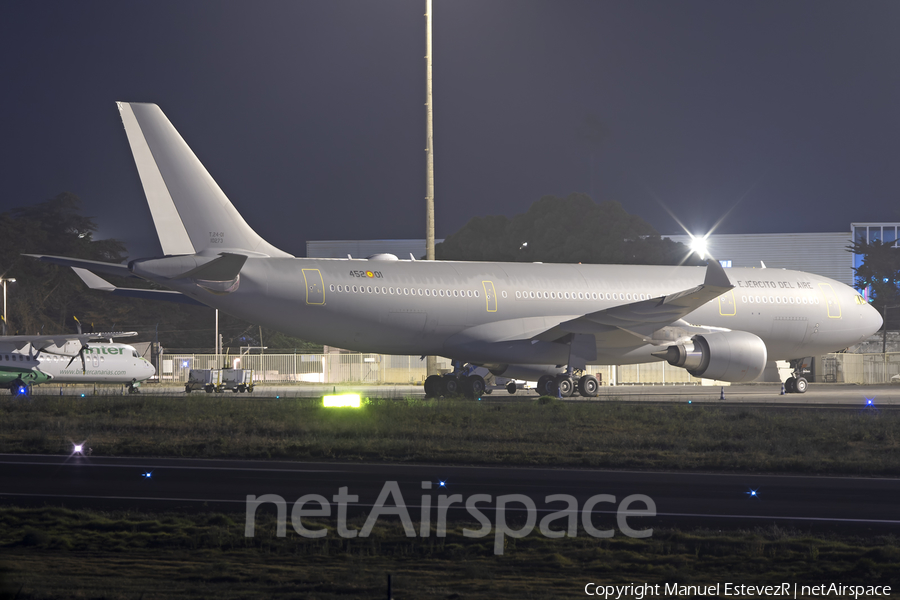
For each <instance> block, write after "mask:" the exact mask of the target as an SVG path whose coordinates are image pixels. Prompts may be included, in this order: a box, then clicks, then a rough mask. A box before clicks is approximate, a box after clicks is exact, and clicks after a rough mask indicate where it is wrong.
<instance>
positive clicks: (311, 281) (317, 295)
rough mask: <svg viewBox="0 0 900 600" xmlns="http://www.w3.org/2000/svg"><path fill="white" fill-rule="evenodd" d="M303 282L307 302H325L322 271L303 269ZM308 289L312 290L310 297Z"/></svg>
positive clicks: (318, 303)
mask: <svg viewBox="0 0 900 600" xmlns="http://www.w3.org/2000/svg"><path fill="white" fill-rule="evenodd" d="M303 283H305V284H306V303H307V304H317V305H321V304H325V284H324V283H323V282H322V273H321V272H319V270H318V269H303ZM310 291H312V297H310ZM310 300H312V302H311V301H310ZM316 300H318V302H316Z"/></svg>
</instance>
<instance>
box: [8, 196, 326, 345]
mask: <svg viewBox="0 0 900 600" xmlns="http://www.w3.org/2000/svg"><path fill="white" fill-rule="evenodd" d="M96 230H97V225H96V224H95V223H94V221H93V219H92V218H91V217H85V216H83V215H82V214H81V200H80V199H79V198H78V197H77V196H76V195H74V194H70V193H63V194H59V195H58V196H56V197H54V198H52V199H50V200H47V201H44V202H40V203H38V204H35V205H33V206H26V207H20V208H14V209H12V210H11V211H9V212H6V213H2V214H0V276H2V277H14V278H15V279H16V282H15V283H14V284H11V285H10V286H9V298H8V306H9V313H10V315H11V318H9V319H8V320H9V327H8V332H9V333H10V334H14V333H16V332H18V333H22V334H36V333H39V332H41V331H43V332H44V333H48V334H49V333H71V332H74V331H75V321H74V319H73V316H77V317H78V319H79V320H80V321H81V323H82V324H83V325H84V327H86V328H87V330H88V331H90V330H91V329H90V328H91V327H93V330H94V331H110V330H113V329H118V330H128V331H132V330H133V331H137V332H138V333H139V334H140V337H138V338H137V339H135V340H134V341H159V342H160V343H161V344H162V345H163V346H165V347H169V348H198V349H210V348H213V347H214V342H215V340H214V335H213V331H214V328H215V325H214V320H215V317H214V312H213V309H212V308H209V307H205V306H194V305H188V304H173V303H170V302H162V301H157V300H141V299H137V298H122V297H116V296H112V295H110V294H108V293H105V292H100V291H95V290H90V289H87V288H86V287H85V285H84V283H83V282H82V281H81V280H80V279H79V278H78V277H77V276H76V275H75V273H73V272H72V270H71V269H67V268H64V267H59V266H56V265H51V264H48V263H44V262H40V261H37V260H35V259H33V258H28V257H25V256H22V255H23V254H51V255H57V256H70V257H74V258H85V259H88V260H97V261H102V262H111V263H121V262H122V261H123V260H125V245H124V244H123V243H122V242H120V241H118V240H114V239H104V240H95V239H94V237H93V235H94V232H95V231H96ZM109 279H110V282H111V283H113V284H115V285H118V286H121V287H138V288H139V287H154V284H151V283H149V282H146V281H144V280H141V279H135V278H128V279H122V278H109ZM219 331H220V332H221V333H222V337H223V341H224V343H225V346H226V347H228V346H231V347H238V346H240V345H259V342H258V341H254V342H253V343H252V344H248V343H246V342H245V341H242V340H241V338H242V337H245V336H252V337H253V339H254V340H256V339H257V338H258V332H259V327H258V326H256V325H252V324H250V323H247V322H246V321H243V320H241V319H237V318H235V317H232V316H230V315H225V314H223V313H220V318H219ZM263 332H264V335H265V336H266V340H265V343H266V345H267V346H269V347H274V346H273V345H272V343H270V340H271V341H274V342H276V343H278V344H279V346H278V347H281V348H298V349H299V348H303V349H307V351H319V350H320V349H321V346H319V347H318V350H317V349H316V347H315V346H310V344H309V343H308V342H304V341H303V340H298V339H296V338H291V337H288V336H283V335H281V336H280V337H275V332H271V333H268V332H266V331H265V330H263Z"/></svg>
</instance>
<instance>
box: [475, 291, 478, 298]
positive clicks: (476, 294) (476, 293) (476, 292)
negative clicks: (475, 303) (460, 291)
mask: <svg viewBox="0 0 900 600" xmlns="http://www.w3.org/2000/svg"><path fill="white" fill-rule="evenodd" d="M475 297H476V298H477V297H478V290H475Z"/></svg>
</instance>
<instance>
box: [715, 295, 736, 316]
mask: <svg viewBox="0 0 900 600" xmlns="http://www.w3.org/2000/svg"><path fill="white" fill-rule="evenodd" d="M726 296H731V312H722V298H724V297H726ZM719 314H720V315H721V316H723V317H733V316H735V315H736V314H737V302H735V300H734V290H728V291H727V292H725V293H724V294H722V295H721V296H719Z"/></svg>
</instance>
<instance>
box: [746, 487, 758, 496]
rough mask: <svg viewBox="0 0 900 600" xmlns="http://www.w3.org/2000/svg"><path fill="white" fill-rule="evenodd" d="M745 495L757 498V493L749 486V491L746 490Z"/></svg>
mask: <svg viewBox="0 0 900 600" xmlns="http://www.w3.org/2000/svg"><path fill="white" fill-rule="evenodd" d="M747 495H748V496H750V497H751V498H759V494H758V493H757V491H756V490H754V489H753V488H750V491H749V492H747Z"/></svg>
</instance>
